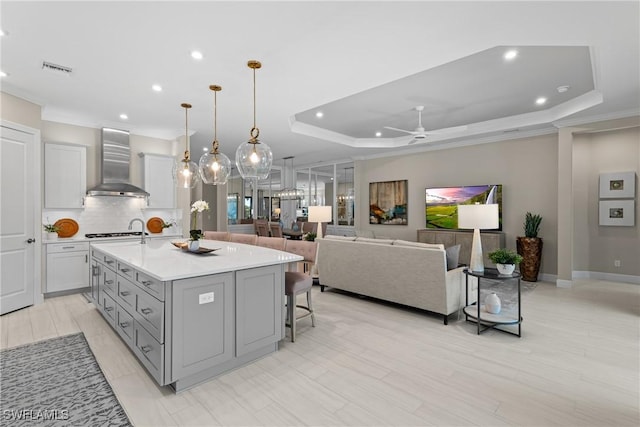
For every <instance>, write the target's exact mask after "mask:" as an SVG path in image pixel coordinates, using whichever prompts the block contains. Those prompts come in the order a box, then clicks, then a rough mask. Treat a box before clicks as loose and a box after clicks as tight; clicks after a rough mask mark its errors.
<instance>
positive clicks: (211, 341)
mask: <svg viewBox="0 0 640 427" xmlns="http://www.w3.org/2000/svg"><path fill="white" fill-rule="evenodd" d="M92 263H93V266H92V271H93V274H92V288H91V289H92V292H91V297H92V298H93V302H94V303H95V304H96V306H97V308H98V310H99V311H100V313H101V314H102V315H103V316H104V318H105V320H106V321H107V322H108V323H109V324H110V325H111V326H112V327H113V328H114V329H115V330H116V332H117V333H118V335H119V336H120V337H121V338H122V340H123V341H124V342H125V343H126V344H127V345H128V346H129V348H130V349H131V351H132V352H133V353H134V354H135V355H136V357H137V358H138V360H139V361H140V363H141V364H142V365H143V366H144V367H145V368H146V369H147V371H148V372H149V374H150V375H151V376H152V377H153V378H154V379H155V380H156V381H157V382H158V384H160V385H167V384H171V385H172V386H173V388H174V389H175V390H176V391H181V390H184V389H186V388H189V387H192V386H193V385H196V384H199V383H201V382H203V381H206V380H208V379H210V378H213V377H215V376H217V375H219V374H221V373H223V372H226V371H229V370H230V369H233V368H236V367H238V366H241V365H243V364H246V363H248V362H251V361H252V360H255V359H257V358H259V357H262V356H264V355H266V354H268V353H272V352H274V351H276V350H277V348H278V341H280V340H281V339H282V338H283V337H284V320H283V314H284V302H283V300H284V266H283V265H282V264H277V265H273V266H267V267H258V268H250V269H246V270H239V271H231V272H226V273H219V274H210V275H206V276H199V277H192V278H185V279H179V280H173V281H166V282H163V281H161V280H158V279H156V278H154V277H151V276H150V275H149V274H147V273H146V272H143V271H139V269H138V268H135V267H132V266H131V265H128V264H127V263H124V262H121V261H119V260H118V261H117V262H116V259H114V258H113V257H110V256H108V255H106V254H104V253H102V252H101V251H100V250H98V249H94V248H92Z"/></svg>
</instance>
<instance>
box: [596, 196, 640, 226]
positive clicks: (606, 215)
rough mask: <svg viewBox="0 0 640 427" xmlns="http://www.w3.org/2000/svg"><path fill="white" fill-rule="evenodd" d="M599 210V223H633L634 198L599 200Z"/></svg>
mask: <svg viewBox="0 0 640 427" xmlns="http://www.w3.org/2000/svg"><path fill="white" fill-rule="evenodd" d="M599 211H600V214H599V217H600V225H612V226H625V227H633V226H634V225H635V217H636V209H635V200H600V209H599Z"/></svg>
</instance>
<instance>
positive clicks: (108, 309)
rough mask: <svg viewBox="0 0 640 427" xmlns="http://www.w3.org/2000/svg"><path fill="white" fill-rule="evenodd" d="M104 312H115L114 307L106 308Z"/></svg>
mask: <svg viewBox="0 0 640 427" xmlns="http://www.w3.org/2000/svg"><path fill="white" fill-rule="evenodd" d="M104 311H113V307H105V308H104Z"/></svg>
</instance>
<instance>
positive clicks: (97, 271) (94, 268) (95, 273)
mask: <svg viewBox="0 0 640 427" xmlns="http://www.w3.org/2000/svg"><path fill="white" fill-rule="evenodd" d="M91 270H92V271H93V275H94V276H99V275H100V267H98V266H97V265H94V266H92V267H91Z"/></svg>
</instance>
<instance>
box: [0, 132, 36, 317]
mask: <svg viewBox="0 0 640 427" xmlns="http://www.w3.org/2000/svg"><path fill="white" fill-rule="evenodd" d="M0 130H1V133H0V139H1V144H2V145H1V147H0V148H1V149H0V186H1V193H0V314H5V313H7V312H10V311H14V310H17V309H20V308H23V307H27V306H29V305H33V304H34V294H35V286H34V285H35V283H34V280H35V278H36V277H40V275H39V274H36V272H35V266H36V263H35V259H36V256H35V255H36V247H39V244H38V245H36V244H35V238H36V235H35V230H34V216H35V212H34V211H35V207H36V206H37V207H39V205H40V203H38V202H36V200H35V198H36V197H38V196H37V194H36V192H35V189H36V179H39V178H40V162H39V159H40V156H39V155H37V154H36V141H37V139H36V135H34V134H33V133H28V132H25V131H22V130H18V129H14V128H12V127H7V126H5V125H4V124H3V125H2V127H1V128H0ZM34 169H36V170H35V171H34ZM41 234H42V233H40V232H38V237H40V236H41ZM38 259H39V257H38ZM39 268H40V266H39V265H38V269H39Z"/></svg>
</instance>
